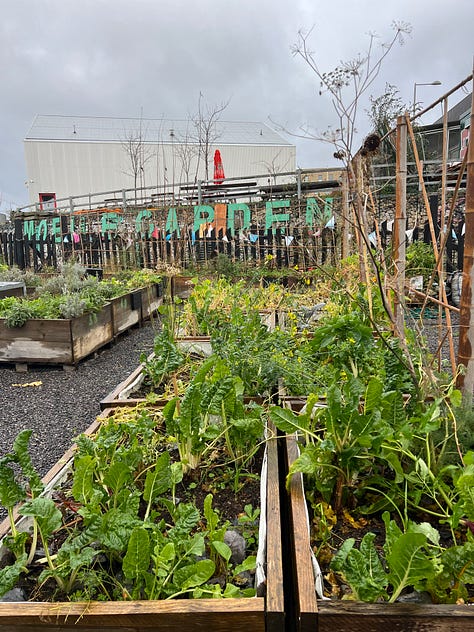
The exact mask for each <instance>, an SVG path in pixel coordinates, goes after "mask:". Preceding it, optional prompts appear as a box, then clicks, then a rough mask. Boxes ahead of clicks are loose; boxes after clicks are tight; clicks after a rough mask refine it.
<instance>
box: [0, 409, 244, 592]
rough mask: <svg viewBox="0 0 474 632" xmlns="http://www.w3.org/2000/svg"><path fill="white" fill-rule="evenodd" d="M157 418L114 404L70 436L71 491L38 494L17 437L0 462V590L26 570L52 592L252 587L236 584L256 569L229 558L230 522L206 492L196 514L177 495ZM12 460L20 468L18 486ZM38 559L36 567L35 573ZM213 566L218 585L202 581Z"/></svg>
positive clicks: (24, 439) (176, 473)
mask: <svg viewBox="0 0 474 632" xmlns="http://www.w3.org/2000/svg"><path fill="white" fill-rule="evenodd" d="M162 422H163V415H162V414H161V412H159V411H154V412H153V413H149V412H147V411H146V409H143V410H142V411H137V410H134V411H129V410H123V411H117V413H116V415H114V416H112V417H110V418H109V419H107V420H105V421H104V422H103V423H102V424H101V426H100V428H99V429H98V431H97V433H96V435H94V436H86V435H81V436H80V437H78V439H77V448H78V449H77V454H76V457H75V460H74V468H73V470H72V479H71V481H70V485H69V487H70V492H69V493H67V492H66V493H67V494H68V497H64V493H61V494H57V495H56V497H55V499H52V498H44V497H42V496H40V495H39V493H40V492H41V491H42V485H41V484H40V482H39V479H38V477H37V475H36V474H35V471H34V468H32V465H31V461H30V459H29V456H28V452H27V443H28V440H29V436H30V434H31V433H30V431H27V432H25V433H22V434H21V435H19V437H18V438H17V440H16V441H15V444H14V449H13V451H12V453H11V454H8V455H6V456H5V457H3V458H2V459H1V461H0V494H1V497H0V499H1V501H2V503H3V504H5V506H6V507H7V508H8V510H9V515H10V516H11V521H12V535H11V536H10V537H9V538H8V539H7V540H6V544H7V545H8V546H9V547H10V548H11V550H12V551H13V552H14V553H15V556H16V560H15V561H14V562H13V563H12V564H10V565H9V566H6V567H5V568H3V569H2V570H1V571H0V594H3V593H4V592H6V591H7V590H9V589H10V588H11V587H12V586H14V585H15V583H16V582H17V580H18V578H19V576H20V575H21V574H24V573H25V572H28V571H30V570H31V571H32V572H36V573H39V574H37V582H38V585H43V584H46V583H47V582H49V581H50V580H53V581H54V582H55V583H56V586H57V594H56V598H57V597H58V596H59V597H60V598H62V597H64V596H65V595H69V597H70V598H73V599H84V598H85V597H87V598H90V599H104V598H107V599H110V598H114V599H169V598H175V597H183V596H192V597H196V598H200V597H203V596H211V597H230V596H232V597H238V596H251V595H254V594H255V590H254V589H253V588H242V587H241V585H240V583H239V582H240V580H239V575H240V574H241V573H243V572H244V571H253V570H254V569H255V557H254V556H253V555H249V556H248V558H246V559H245V560H244V561H243V562H242V564H239V565H236V566H234V565H233V564H232V561H231V551H230V548H229V546H228V545H227V544H226V543H225V542H224V534H225V532H226V530H227V528H228V527H229V526H230V525H229V522H228V521H227V520H221V518H220V516H219V513H218V511H217V510H215V509H214V508H213V506H212V502H213V501H212V496H210V495H209V496H208V497H207V498H206V500H205V502H204V507H203V514H202V515H201V511H200V510H199V509H198V508H197V507H196V506H195V505H194V503H192V502H184V501H178V500H177V498H176V486H177V485H178V484H180V482H181V480H182V477H183V472H184V468H183V464H182V463H181V462H179V461H176V462H172V461H171V458H170V454H171V451H172V446H170V445H169V444H168V443H166V442H167V438H166V435H165V434H164V433H163V432H160V428H161V426H162ZM213 449H214V450H215V449H217V446H214V448H213ZM14 466H19V467H20V468H21V472H22V475H23V477H24V478H25V481H26V482H25V483H24V484H22V485H20V484H19V483H18V482H17V478H16V476H17V475H16V473H15V472H14V469H13V467H14ZM19 501H24V503H23V505H22V507H21V509H20V513H21V514H22V515H24V516H28V517H29V518H30V519H31V520H32V522H33V525H34V528H33V531H32V535H31V537H30V536H29V534H28V533H20V532H18V531H17V530H16V528H15V523H14V521H13V507H14V505H15V504H16V503H17V502H19ZM71 507H73V509H70V508H71ZM71 511H73V513H72V514H71ZM256 515H257V514H256V512H253V514H252V516H253V517H255V516H256ZM71 517H72V518H73V519H72V520H71V519H70V518H71ZM37 542H41V548H42V550H44V559H42V560H38V559H37V557H36V558H35V566H34V567H31V566H30V564H31V562H32V560H33V557H34V555H35V553H34V550H37V548H36V543H37ZM249 543H252V540H251V539H250V538H249ZM253 544H255V541H253ZM41 565H43V570H41V571H35V570H34V569H36V568H38V567H40V568H41ZM217 573H218V574H219V575H221V576H222V578H225V586H223V587H221V585H220V584H218V583H210V580H211V579H212V578H213V577H215V576H216V574H217Z"/></svg>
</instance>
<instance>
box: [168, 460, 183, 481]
mask: <svg viewBox="0 0 474 632" xmlns="http://www.w3.org/2000/svg"><path fill="white" fill-rule="evenodd" d="M183 474H184V471H183V464H182V463H181V461H177V462H175V463H172V464H171V486H172V487H175V486H176V485H178V483H181V481H182V480H183Z"/></svg>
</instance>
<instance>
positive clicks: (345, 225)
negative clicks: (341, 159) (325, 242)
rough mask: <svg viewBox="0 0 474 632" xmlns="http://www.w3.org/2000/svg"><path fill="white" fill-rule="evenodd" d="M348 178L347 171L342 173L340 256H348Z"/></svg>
mask: <svg viewBox="0 0 474 632" xmlns="http://www.w3.org/2000/svg"><path fill="white" fill-rule="evenodd" d="M348 180H349V178H348V175H347V171H346V172H344V173H343V175H342V222H341V224H342V226H341V233H342V238H341V257H342V259H345V258H346V257H348V256H349V182H348Z"/></svg>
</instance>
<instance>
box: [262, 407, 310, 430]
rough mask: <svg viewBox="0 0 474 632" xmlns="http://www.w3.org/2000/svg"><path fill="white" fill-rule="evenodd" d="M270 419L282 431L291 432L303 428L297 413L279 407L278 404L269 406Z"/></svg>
mask: <svg viewBox="0 0 474 632" xmlns="http://www.w3.org/2000/svg"><path fill="white" fill-rule="evenodd" d="M270 419H271V421H272V422H273V423H274V424H275V426H276V427H277V428H278V430H281V431H282V432H286V433H287V434H292V433H293V432H297V431H299V430H301V431H302V430H305V429H304V427H303V426H302V425H301V419H300V417H299V415H297V414H296V413H294V412H293V411H291V410H288V409H287V408H281V407H280V406H271V407H270Z"/></svg>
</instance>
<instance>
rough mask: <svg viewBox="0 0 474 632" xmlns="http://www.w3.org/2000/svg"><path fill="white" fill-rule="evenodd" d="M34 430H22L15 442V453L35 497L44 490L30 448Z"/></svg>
mask: <svg viewBox="0 0 474 632" xmlns="http://www.w3.org/2000/svg"><path fill="white" fill-rule="evenodd" d="M32 432H33V431H32V430H22V431H21V432H20V433H19V434H18V436H17V437H16V439H15V441H14V442H13V452H14V453H15V456H16V461H17V463H18V464H19V465H20V467H21V469H22V471H23V475H24V476H25V477H26V478H27V479H28V480H29V484H30V489H31V492H32V494H33V495H34V496H38V495H39V494H41V492H42V491H43V489H44V485H43V482H42V480H41V478H40V476H39V474H38V472H37V471H36V470H35V468H34V466H33V463H32V462H31V457H30V453H29V452H28V446H29V442H30V438H31V434H32Z"/></svg>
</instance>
